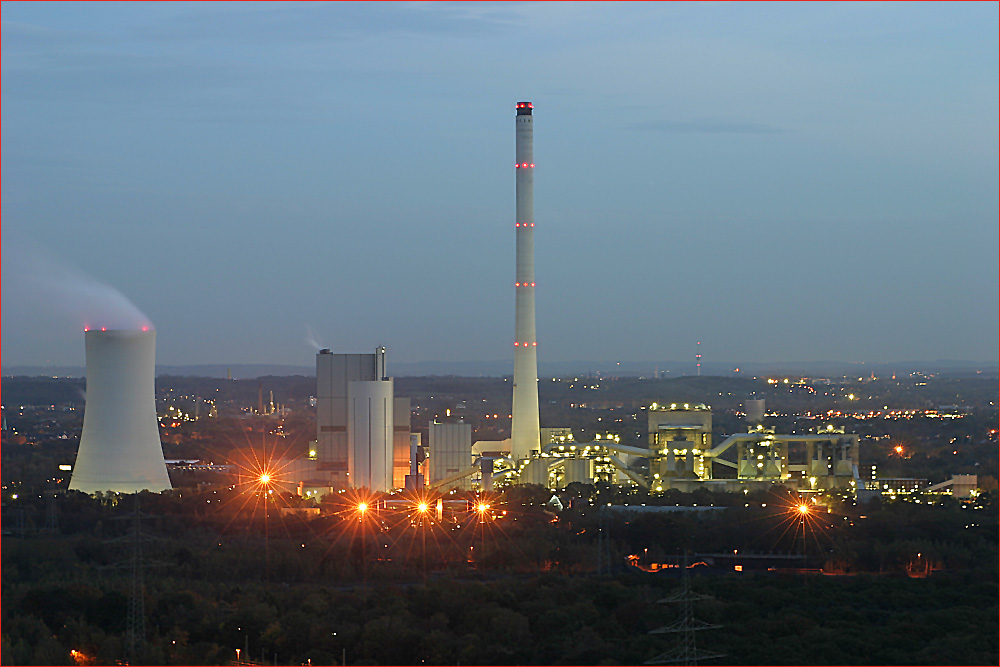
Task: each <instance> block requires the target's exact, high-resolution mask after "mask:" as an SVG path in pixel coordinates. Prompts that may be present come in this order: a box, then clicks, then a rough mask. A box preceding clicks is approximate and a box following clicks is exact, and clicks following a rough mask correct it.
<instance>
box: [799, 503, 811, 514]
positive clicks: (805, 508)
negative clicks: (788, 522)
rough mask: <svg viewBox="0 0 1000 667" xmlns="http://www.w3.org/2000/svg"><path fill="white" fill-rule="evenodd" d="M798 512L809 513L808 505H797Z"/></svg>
mask: <svg viewBox="0 0 1000 667" xmlns="http://www.w3.org/2000/svg"><path fill="white" fill-rule="evenodd" d="M799 514H809V506H808V505H799Z"/></svg>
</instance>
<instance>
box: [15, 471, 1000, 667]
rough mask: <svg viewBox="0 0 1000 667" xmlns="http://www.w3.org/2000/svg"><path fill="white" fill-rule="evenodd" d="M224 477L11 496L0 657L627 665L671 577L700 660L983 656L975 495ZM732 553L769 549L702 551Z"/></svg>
mask: <svg viewBox="0 0 1000 667" xmlns="http://www.w3.org/2000/svg"><path fill="white" fill-rule="evenodd" d="M230 491H231V495H230V496H228V497H227V496H225V494H222V495H223V497H221V498H220V497H218V496H219V495H220V493H219V490H218V489H216V490H212V491H206V492H203V493H185V494H177V493H175V494H164V495H150V494H141V495H140V497H139V499H138V507H139V509H138V512H137V510H136V506H137V503H136V498H135V497H132V496H121V497H111V498H90V497H87V496H84V495H82V494H78V493H74V492H70V493H68V494H66V495H64V496H60V497H59V498H57V499H56V498H53V499H51V500H50V499H48V498H37V497H33V498H20V499H18V501H15V502H13V503H9V504H8V505H7V506H6V507H5V508H4V529H5V534H4V537H3V550H2V556H3V562H2V567H3V583H4V585H3V591H2V615H3V616H2V620H3V625H2V662H3V664H114V663H116V662H120V661H123V660H124V661H127V662H129V663H131V664H235V661H236V660H237V653H236V649H240V653H241V656H240V657H239V661H240V663H241V664H291V665H297V664H315V665H321V664H442V665H443V664H641V663H643V662H646V661H648V660H651V659H654V658H655V657H656V656H657V655H660V654H662V653H664V652H665V651H668V650H670V648H671V647H672V646H674V645H676V643H677V641H679V639H680V637H678V636H677V635H675V634H669V633H666V634H663V633H651V631H653V630H656V629H657V628H661V627H664V626H667V625H670V624H672V623H674V622H676V621H678V620H679V619H681V618H682V616H683V609H682V608H681V606H679V605H677V604H667V603H660V602H659V601H660V600H663V599H664V598H666V597H668V596H670V595H671V594H673V593H674V592H676V591H677V590H679V589H680V588H681V586H682V585H687V586H689V587H690V589H691V590H692V591H693V592H695V593H697V594H700V595H705V596H708V598H709V599H706V600H702V601H698V602H695V603H693V610H694V615H695V617H696V618H697V619H698V620H700V621H704V622H706V623H709V624H715V625H719V626H721V627H719V628H718V629H713V630H705V631H703V632H698V633H697V636H696V641H697V645H698V647H699V648H700V649H704V650H706V651H710V652H713V653H721V654H723V656H722V657H718V658H715V659H714V660H706V661H703V664H748V665H752V664H772V665H773V664H953V665H955V664H996V663H997V659H998V655H997V645H998V641H997V640H998V632H997V627H998V624H997V621H998V607H997V593H998V580H997V521H998V517H997V506H996V502H995V498H994V497H993V496H992V495H991V494H984V495H983V496H981V497H980V498H979V499H978V500H977V501H976V502H974V503H959V502H957V501H954V500H952V499H950V498H937V499H934V498H930V497H928V498H927V499H926V501H927V502H924V503H921V504H917V503H914V502H906V503H904V502H889V503H885V504H874V505H868V506H861V507H858V506H855V505H853V503H852V501H850V500H849V499H846V498H845V499H843V500H842V501H841V502H840V504H838V503H836V502H834V503H832V504H831V505H830V506H829V507H827V508H820V507H817V508H815V514H814V515H810V517H809V520H808V521H807V522H800V519H799V518H798V517H797V516H796V514H795V513H794V512H793V511H792V510H793V509H794V506H793V505H791V504H790V503H791V501H793V499H792V498H790V497H788V496H787V494H785V493H784V492H783V491H782V490H780V489H774V490H773V491H769V492H766V493H765V492H755V493H751V494H747V495H744V494H711V493H707V492H706V493H705V494H698V497H694V495H695V494H686V495H683V496H682V495H680V494H673V495H670V494H668V495H664V496H660V497H658V498H656V499H651V498H645V497H641V496H631V497H628V498H625V497H620V498H614V500H615V501H616V502H619V503H625V502H628V503H630V504H638V505H639V506H640V507H641V506H642V503H644V502H645V503H647V506H649V503H651V502H656V503H660V504H663V505H667V506H669V505H671V504H674V503H676V504H679V505H688V506H693V505H694V504H695V503H698V504H703V505H707V506H709V507H712V508H713V509H712V510H711V511H705V512H676V513H675V512H664V513H653V512H641V513H634V514H633V513H628V512H614V513H610V512H607V511H603V510H602V507H605V506H606V505H605V501H608V502H610V501H611V500H612V496H611V495H609V494H615V493H618V494H620V493H621V492H620V491H615V490H613V489H597V488H592V487H590V488H588V487H587V486H586V485H577V487H571V488H569V489H568V490H567V493H564V494H561V496H560V498H561V501H560V503H559V504H561V505H563V508H562V509H559V507H558V505H557V504H555V503H553V502H552V501H551V494H550V493H548V492H547V491H545V490H544V489H541V488H539V487H530V486H528V487H516V488H512V489H509V490H508V491H507V492H505V493H504V494H502V495H497V496H495V497H493V498H492V499H491V503H492V504H491V511H490V513H489V514H488V515H484V514H482V513H478V514H477V513H476V512H475V511H473V512H463V511H461V510H459V511H456V512H453V513H451V514H449V513H448V512H445V513H444V515H443V516H442V517H440V518H438V517H437V515H436V514H433V513H432V514H431V515H430V516H429V517H428V518H424V517H423V516H416V515H415V514H414V513H413V512H409V511H407V510H405V509H404V510H391V509H389V508H388V506H387V505H385V504H383V505H379V504H378V503H377V502H376V503H373V505H372V509H371V510H370V511H369V512H368V513H367V514H365V515H364V516H360V515H359V513H358V511H357V509H356V506H355V504H354V500H355V499H354V498H353V497H343V498H338V497H330V496H328V497H327V498H326V499H325V501H324V511H323V512H322V514H321V515H320V516H313V517H306V516H301V515H297V514H295V513H294V512H293V511H292V510H293V501H292V499H291V498H288V499H285V500H281V499H273V498H269V499H267V500H261V498H260V497H259V496H254V495H253V494H252V493H249V494H248V493H247V492H246V491H243V492H240V490H239V489H230ZM43 495H44V494H43ZM450 500H452V501H453V502H451V503H450V505H454V506H460V505H461V503H460V502H458V501H459V500H460V499H459V498H450ZM469 500H472V499H471V498H469ZM383 507H384V508H385V509H380V508H383ZM283 508H284V509H286V510H288V511H281V510H282V509H283ZM827 510H829V511H827ZM800 528H801V530H800ZM137 545H138V548H139V549H141V554H140V555H137V554H136V549H137ZM734 551H735V552H738V553H746V554H748V555H749V556H750V557H751V560H752V558H753V554H758V555H763V554H770V555H772V556H775V557H778V560H774V561H772V562H773V563H775V564H776V565H779V567H773V568H767V567H753V566H751V565H749V563H750V562H751V561H748V566H747V568H746V569H744V570H743V571H736V570H735V569H734V568H733V567H732V565H731V563H730V562H728V561H727V562H726V564H720V562H719V561H718V558H716V559H714V562H710V561H713V558H712V554H716V555H721V554H726V553H729V552H734ZM800 554H801V555H802V556H804V558H800ZM797 559H798V560H797ZM654 563H655V564H656V565H658V566H659V569H655V568H652V567H650V566H651V565H653V564H654ZM138 565H141V566H138ZM685 566H689V567H685ZM654 569H655V571H653V570H654ZM137 581H138V582H140V584H141V586H140V587H139V589H138V590H141V595H138V596H137V595H136V592H135V591H136V590H137V589H136V588H135V586H136V582H137ZM137 607H138V608H140V609H141V618H138V620H137V616H136V615H135V614H134V613H130V612H134V610H135V609H136V608H137ZM137 623H138V625H137ZM137 628H139V630H141V632H139V631H137ZM130 632H131V633H132V634H131V635H130V634H129V633H130ZM130 637H132V638H133V640H130V639H129V638H130ZM134 638H138V639H139V640H138V641H134Z"/></svg>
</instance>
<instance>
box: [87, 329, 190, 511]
mask: <svg viewBox="0 0 1000 667" xmlns="http://www.w3.org/2000/svg"><path fill="white" fill-rule="evenodd" d="M84 337H85V341H86V351H87V352H86V353H87V404H86V408H85V412H84V416H83V433H82V434H81V436H80V449H79V451H78V452H77V455H76V464H75V466H74V468H73V476H72V478H71V480H70V484H69V488H70V489H71V490H75V491H83V492H84V493H97V492H99V491H100V492H106V491H113V492H116V493H135V492H137V491H155V492H160V491H166V490H169V489H170V477H169V476H168V475H167V465H166V463H165V462H164V460H163V448H162V446H161V444H160V431H159V427H158V425H157V421H156V402H155V396H154V377H155V365H156V332H155V331H154V330H153V329H152V328H149V327H144V328H143V330H123V329H116V330H111V331H108V330H101V331H97V330H90V331H87V332H86V333H85V334H84Z"/></svg>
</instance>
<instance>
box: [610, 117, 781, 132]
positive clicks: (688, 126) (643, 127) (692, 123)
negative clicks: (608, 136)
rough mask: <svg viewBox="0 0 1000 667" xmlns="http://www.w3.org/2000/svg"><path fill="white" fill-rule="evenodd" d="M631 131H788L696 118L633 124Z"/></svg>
mask: <svg viewBox="0 0 1000 667" xmlns="http://www.w3.org/2000/svg"><path fill="white" fill-rule="evenodd" d="M629 129H632V130H639V131H641V132H673V133H676V134H722V133H727V134H777V133H780V132H787V130H786V129H784V128H781V127H776V126H774V125H767V124H765V123H748V122H745V121H732V120H720V119H717V118H695V119H693V120H649V121H643V122H637V123H631V124H630V125H629Z"/></svg>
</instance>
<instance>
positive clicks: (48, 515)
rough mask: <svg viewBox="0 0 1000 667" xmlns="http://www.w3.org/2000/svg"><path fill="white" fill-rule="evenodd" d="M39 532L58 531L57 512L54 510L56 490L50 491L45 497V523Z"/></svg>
mask: <svg viewBox="0 0 1000 667" xmlns="http://www.w3.org/2000/svg"><path fill="white" fill-rule="evenodd" d="M41 532H43V533H52V534H57V533H58V532H59V514H58V512H57V511H56V492H55V491H54V490H53V491H50V492H49V495H48V496H47V497H46V499H45V525H44V526H43V527H42V530H41Z"/></svg>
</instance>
